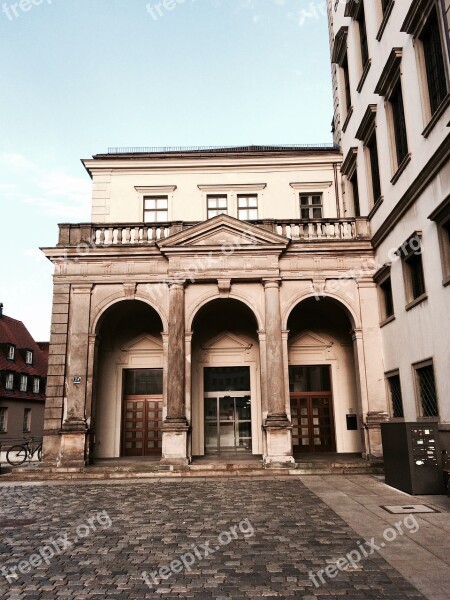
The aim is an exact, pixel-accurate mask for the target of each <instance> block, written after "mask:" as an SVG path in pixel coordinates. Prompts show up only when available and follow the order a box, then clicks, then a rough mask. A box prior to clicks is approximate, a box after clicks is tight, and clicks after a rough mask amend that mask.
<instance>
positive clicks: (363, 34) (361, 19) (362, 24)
mask: <svg viewBox="0 0 450 600" xmlns="http://www.w3.org/2000/svg"><path fill="white" fill-rule="evenodd" d="M356 20H357V22H358V25H359V39H360V44H361V61H362V66H363V70H364V69H365V67H366V65H367V63H368V62H369V45H368V41H367V29H366V15H365V11H364V3H363V2H361V9H360V11H359V13H358V16H357V18H356Z"/></svg>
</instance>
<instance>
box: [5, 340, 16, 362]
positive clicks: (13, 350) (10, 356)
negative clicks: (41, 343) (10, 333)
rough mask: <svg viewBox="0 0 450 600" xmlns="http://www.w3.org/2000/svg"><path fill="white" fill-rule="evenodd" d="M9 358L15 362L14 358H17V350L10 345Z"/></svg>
mask: <svg viewBox="0 0 450 600" xmlns="http://www.w3.org/2000/svg"><path fill="white" fill-rule="evenodd" d="M7 356H8V360H14V358H15V356H16V349H15V347H14V346H12V345H11V344H8V349H7Z"/></svg>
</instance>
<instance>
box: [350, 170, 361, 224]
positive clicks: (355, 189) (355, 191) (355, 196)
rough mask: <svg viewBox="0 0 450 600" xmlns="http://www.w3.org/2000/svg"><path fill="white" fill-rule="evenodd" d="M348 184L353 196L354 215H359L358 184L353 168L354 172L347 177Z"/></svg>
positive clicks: (356, 174)
mask: <svg viewBox="0 0 450 600" xmlns="http://www.w3.org/2000/svg"><path fill="white" fill-rule="evenodd" d="M349 181H350V184H351V186H352V196H353V208H354V211H355V217H360V216H361V208H360V206H359V185H358V173H357V171H356V169H355V172H354V173H353V175H352V176H351V177H350V179H349Z"/></svg>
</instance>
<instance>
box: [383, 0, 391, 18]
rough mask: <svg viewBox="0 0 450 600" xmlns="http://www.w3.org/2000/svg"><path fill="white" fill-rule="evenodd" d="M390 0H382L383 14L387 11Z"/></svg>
mask: <svg viewBox="0 0 450 600" xmlns="http://www.w3.org/2000/svg"><path fill="white" fill-rule="evenodd" d="M390 2H391V0H381V10H382V11H383V15H384V14H385V13H386V9H387V7H388V6H389V3H390Z"/></svg>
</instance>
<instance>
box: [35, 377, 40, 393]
mask: <svg viewBox="0 0 450 600" xmlns="http://www.w3.org/2000/svg"><path fill="white" fill-rule="evenodd" d="M40 387H41V382H40V380H39V377H35V378H34V379H33V393H34V394H39V390H40Z"/></svg>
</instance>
